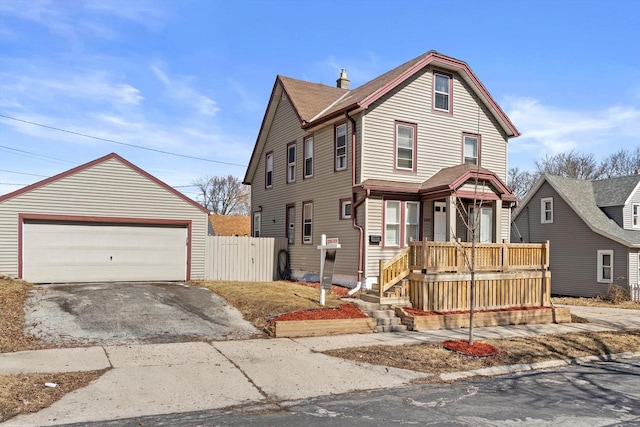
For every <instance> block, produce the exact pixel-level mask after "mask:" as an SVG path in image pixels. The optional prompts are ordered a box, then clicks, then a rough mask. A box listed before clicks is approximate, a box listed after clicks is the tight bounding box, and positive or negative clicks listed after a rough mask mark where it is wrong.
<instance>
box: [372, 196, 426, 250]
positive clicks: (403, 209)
mask: <svg viewBox="0 0 640 427" xmlns="http://www.w3.org/2000/svg"><path fill="white" fill-rule="evenodd" d="M388 202H396V203H399V204H400V223H399V224H398V226H399V230H398V239H399V244H398V245H388V244H387V203H388ZM408 202H409V203H416V204H417V205H418V224H417V225H418V236H419V237H420V236H422V231H423V230H422V202H420V200H399V199H391V198H385V197H383V199H382V249H403V248H406V247H407V246H408V244H407V242H406V232H407V221H406V215H407V203H408Z"/></svg>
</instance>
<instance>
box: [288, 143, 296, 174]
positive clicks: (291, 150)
mask: <svg viewBox="0 0 640 427" xmlns="http://www.w3.org/2000/svg"><path fill="white" fill-rule="evenodd" d="M295 180H296V143H295V142H292V143H291V144H289V145H287V182H294V181H295Z"/></svg>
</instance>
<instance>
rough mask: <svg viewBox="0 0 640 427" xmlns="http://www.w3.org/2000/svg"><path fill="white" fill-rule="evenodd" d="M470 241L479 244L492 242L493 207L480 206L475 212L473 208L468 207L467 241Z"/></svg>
mask: <svg viewBox="0 0 640 427" xmlns="http://www.w3.org/2000/svg"><path fill="white" fill-rule="evenodd" d="M472 239H475V241H476V242H480V243H492V242H493V207H491V206H481V207H480V208H479V211H478V212H476V211H475V210H474V208H473V206H469V230H468V232H467V241H469V242H470V241H471V240H472Z"/></svg>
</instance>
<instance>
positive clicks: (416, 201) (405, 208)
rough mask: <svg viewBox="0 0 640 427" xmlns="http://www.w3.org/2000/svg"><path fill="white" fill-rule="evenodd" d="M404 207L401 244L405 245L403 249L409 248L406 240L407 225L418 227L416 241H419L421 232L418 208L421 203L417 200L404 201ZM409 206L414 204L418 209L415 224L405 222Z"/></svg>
mask: <svg viewBox="0 0 640 427" xmlns="http://www.w3.org/2000/svg"><path fill="white" fill-rule="evenodd" d="M402 204H403V205H404V228H403V230H404V239H403V242H404V244H405V246H404V247H407V246H409V242H408V240H407V226H409V225H416V226H417V227H418V240H419V239H420V235H421V233H420V231H421V227H420V206H421V205H422V203H420V201H419V200H406V201H404V202H403V203H402ZM409 204H415V205H416V206H417V207H418V218H417V222H416V223H415V224H409V221H408V220H407V217H408V215H407V212H408V206H409Z"/></svg>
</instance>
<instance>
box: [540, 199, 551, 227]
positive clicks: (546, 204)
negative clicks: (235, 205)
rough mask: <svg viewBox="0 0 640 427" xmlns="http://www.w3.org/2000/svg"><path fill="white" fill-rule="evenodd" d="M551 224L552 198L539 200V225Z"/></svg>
mask: <svg viewBox="0 0 640 427" xmlns="http://www.w3.org/2000/svg"><path fill="white" fill-rule="evenodd" d="M552 222H553V197H545V198H543V199H540V223H541V224H551V223H552Z"/></svg>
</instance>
